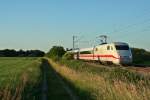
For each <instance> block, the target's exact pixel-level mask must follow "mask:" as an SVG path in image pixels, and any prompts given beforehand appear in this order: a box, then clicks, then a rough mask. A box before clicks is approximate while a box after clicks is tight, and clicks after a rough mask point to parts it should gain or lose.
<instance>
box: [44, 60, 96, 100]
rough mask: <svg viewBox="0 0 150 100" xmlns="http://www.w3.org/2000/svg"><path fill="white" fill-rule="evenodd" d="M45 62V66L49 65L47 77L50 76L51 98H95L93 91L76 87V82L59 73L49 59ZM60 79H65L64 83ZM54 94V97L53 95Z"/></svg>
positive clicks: (89, 99)
mask: <svg viewBox="0 0 150 100" xmlns="http://www.w3.org/2000/svg"><path fill="white" fill-rule="evenodd" d="M44 63H45V66H47V67H48V68H47V71H48V76H47V78H48V86H49V95H50V99H53V100H94V98H93V97H92V96H91V93H90V92H89V91H86V90H83V89H81V88H79V87H76V86H75V84H74V83H72V82H70V81H69V80H67V79H66V78H64V77H62V76H61V75H60V74H59V73H57V72H56V71H55V69H53V67H51V66H52V65H51V64H50V63H49V62H48V60H46V59H44ZM81 79H82V78H81ZM60 81H63V83H64V84H62V82H60ZM63 85H65V86H67V88H69V90H70V91H71V93H72V95H74V97H76V99H73V98H72V96H70V95H69V94H68V93H67V91H66V89H65V88H64V86H63ZM52 94H53V96H54V97H52ZM55 96H56V97H55Z"/></svg>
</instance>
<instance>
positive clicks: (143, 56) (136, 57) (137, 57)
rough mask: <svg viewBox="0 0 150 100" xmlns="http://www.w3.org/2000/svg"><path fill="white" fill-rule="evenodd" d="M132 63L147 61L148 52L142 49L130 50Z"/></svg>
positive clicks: (149, 57) (149, 53)
mask: <svg viewBox="0 0 150 100" xmlns="http://www.w3.org/2000/svg"><path fill="white" fill-rule="evenodd" d="M131 50H132V55H133V62H134V63H142V62H144V61H149V59H150V52H149V51H146V50H144V49H139V48H132V49H131Z"/></svg>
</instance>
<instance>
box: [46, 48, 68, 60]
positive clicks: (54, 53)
mask: <svg viewBox="0 0 150 100" xmlns="http://www.w3.org/2000/svg"><path fill="white" fill-rule="evenodd" d="M65 52H66V51H65V49H64V48H63V47H62V46H53V47H52V48H51V49H50V51H49V52H48V53H47V56H48V57H50V58H52V59H53V58H61V57H62V56H63V55H64V54H65Z"/></svg>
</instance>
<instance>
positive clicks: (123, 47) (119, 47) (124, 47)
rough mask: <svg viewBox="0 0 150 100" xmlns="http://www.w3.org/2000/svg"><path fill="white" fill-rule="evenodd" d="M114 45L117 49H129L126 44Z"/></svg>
mask: <svg viewBox="0 0 150 100" xmlns="http://www.w3.org/2000/svg"><path fill="white" fill-rule="evenodd" d="M115 47H116V49H117V50H129V46H128V45H116V46H115Z"/></svg>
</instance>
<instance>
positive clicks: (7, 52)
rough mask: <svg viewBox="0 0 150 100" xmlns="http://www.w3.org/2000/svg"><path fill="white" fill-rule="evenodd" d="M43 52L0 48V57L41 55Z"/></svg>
mask: <svg viewBox="0 0 150 100" xmlns="http://www.w3.org/2000/svg"><path fill="white" fill-rule="evenodd" d="M44 55H45V53H44V52H43V51H40V50H19V51H16V50H14V49H4V50H0V57H43V56H44Z"/></svg>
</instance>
